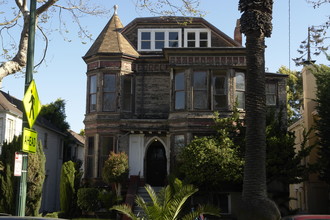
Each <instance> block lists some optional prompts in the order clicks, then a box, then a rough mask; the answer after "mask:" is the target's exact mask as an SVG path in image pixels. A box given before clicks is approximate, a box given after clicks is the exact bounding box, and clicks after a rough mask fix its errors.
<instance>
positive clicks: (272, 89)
mask: <svg viewBox="0 0 330 220" xmlns="http://www.w3.org/2000/svg"><path fill="white" fill-rule="evenodd" d="M275 91H276V85H275V83H266V93H272V94H275Z"/></svg>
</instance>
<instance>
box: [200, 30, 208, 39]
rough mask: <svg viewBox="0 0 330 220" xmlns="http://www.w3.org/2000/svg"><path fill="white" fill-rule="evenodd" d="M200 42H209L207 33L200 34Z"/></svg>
mask: <svg viewBox="0 0 330 220" xmlns="http://www.w3.org/2000/svg"><path fill="white" fill-rule="evenodd" d="M199 39H200V40H207V32H200V33H199Z"/></svg>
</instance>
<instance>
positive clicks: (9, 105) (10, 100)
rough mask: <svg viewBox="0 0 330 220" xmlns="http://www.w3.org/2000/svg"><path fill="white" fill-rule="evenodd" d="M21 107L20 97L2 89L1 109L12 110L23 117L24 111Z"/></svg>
mask: <svg viewBox="0 0 330 220" xmlns="http://www.w3.org/2000/svg"><path fill="white" fill-rule="evenodd" d="M17 105H19V106H17ZM20 107H21V103H20V101H19V100H18V99H16V98H15V97H13V96H10V95H9V94H8V93H5V92H3V91H0V111H6V112H10V113H12V114H15V115H17V116H19V117H23V112H22V111H21V110H20V109H19V108H20Z"/></svg>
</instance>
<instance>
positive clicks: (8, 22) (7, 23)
mask: <svg viewBox="0 0 330 220" xmlns="http://www.w3.org/2000/svg"><path fill="white" fill-rule="evenodd" d="M21 15H22V14H21V12H20V13H18V15H17V16H16V17H15V18H14V19H13V20H11V21H7V22H4V23H0V26H4V25H9V24H12V23H14V22H16V21H17V20H18V19H19V18H20V17H21Z"/></svg>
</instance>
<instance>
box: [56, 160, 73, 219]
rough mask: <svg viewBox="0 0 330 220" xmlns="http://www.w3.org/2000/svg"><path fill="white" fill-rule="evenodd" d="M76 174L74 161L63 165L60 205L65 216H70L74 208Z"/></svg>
mask: <svg viewBox="0 0 330 220" xmlns="http://www.w3.org/2000/svg"><path fill="white" fill-rule="evenodd" d="M75 172H76V169H75V165H74V163H73V162H72V161H68V162H65V163H63V165H62V170H61V180H60V181H61V182H60V205H61V211H62V212H64V213H65V214H69V213H70V211H71V210H72V208H73V207H72V206H73V202H74V194H75V189H74V179H75Z"/></svg>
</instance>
